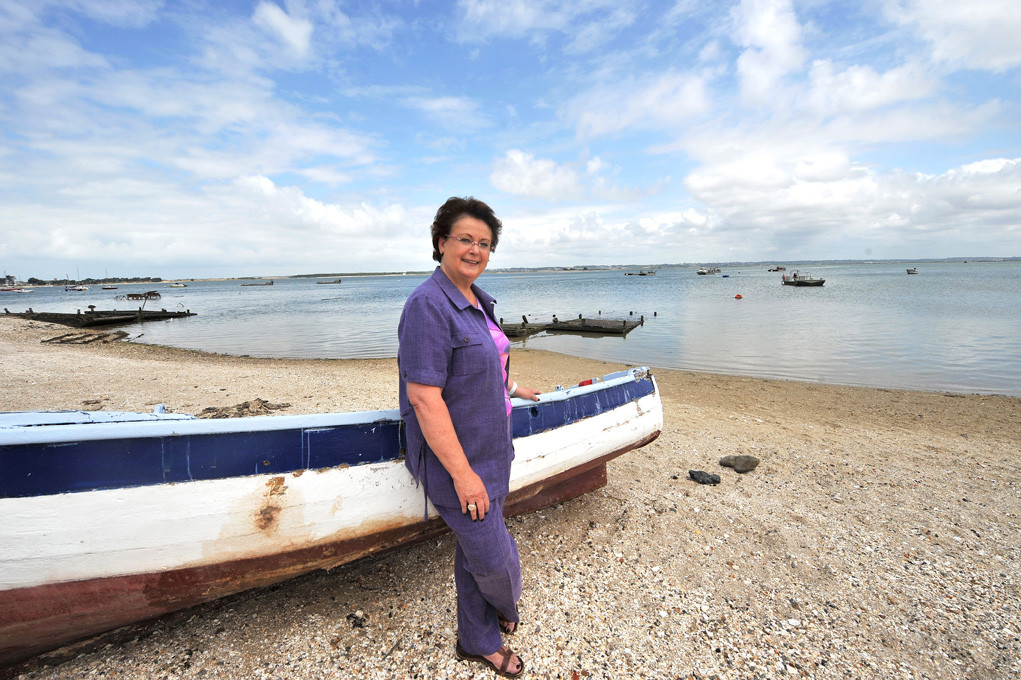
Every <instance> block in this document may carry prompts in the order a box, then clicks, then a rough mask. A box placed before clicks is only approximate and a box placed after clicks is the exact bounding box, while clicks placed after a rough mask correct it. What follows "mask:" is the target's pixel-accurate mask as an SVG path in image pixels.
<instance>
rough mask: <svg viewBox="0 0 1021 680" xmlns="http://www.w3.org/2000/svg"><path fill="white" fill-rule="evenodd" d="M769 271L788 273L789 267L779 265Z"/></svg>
mask: <svg viewBox="0 0 1021 680" xmlns="http://www.w3.org/2000/svg"><path fill="white" fill-rule="evenodd" d="M767 271H771V272H785V271H787V267H784V266H782V265H779V264H778V265H776V266H775V267H773V268H772V269H769V270H767Z"/></svg>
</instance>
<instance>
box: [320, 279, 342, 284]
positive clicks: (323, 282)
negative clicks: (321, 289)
mask: <svg viewBox="0 0 1021 680" xmlns="http://www.w3.org/2000/svg"><path fill="white" fill-rule="evenodd" d="M316 283H318V284H319V285H325V284H328V283H344V281H343V280H341V279H333V280H332V281H316Z"/></svg>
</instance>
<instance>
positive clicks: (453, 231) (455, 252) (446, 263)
mask: <svg viewBox="0 0 1021 680" xmlns="http://www.w3.org/2000/svg"><path fill="white" fill-rule="evenodd" d="M458 239H468V240H471V241H472V242H473V243H472V245H470V246H468V247H465V246H464V245H462V244H461V243H460V242H459V241H458ZM481 241H485V242H486V243H492V242H493V230H492V229H490V228H489V225H488V224H486V223H485V222H483V221H482V220H480V219H477V218H475V217H470V216H468V215H465V216H464V217H461V218H459V219H458V220H457V221H456V222H454V225H453V226H452V227H451V228H450V236H448V237H446V238H442V239H440V242H439V251H440V258H441V259H440V267H442V268H443V271H444V273H445V274H446V275H447V276H448V277H449V278H450V280H451V281H453V282H454V284H456V285H458V286H461V285H467V286H470V285H471V284H472V283H474V282H475V279H477V278H479V276H480V275H481V274H482V272H484V271H485V270H486V265H487V264H489V250H484V249H482V248H480V247H479V246H478V245H477V244H478V243H479V242H481Z"/></svg>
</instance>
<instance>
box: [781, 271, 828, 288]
mask: <svg viewBox="0 0 1021 680" xmlns="http://www.w3.org/2000/svg"><path fill="white" fill-rule="evenodd" d="M780 280H781V281H782V282H783V285H785V286H821V285H822V284H824V283H826V279H817V278H815V277H814V276H812V275H811V274H802V273H801V272H799V271H793V272H791V273H790V275H789V276H788V275H787V274H784V275H783V276H782V277H781V279H780Z"/></svg>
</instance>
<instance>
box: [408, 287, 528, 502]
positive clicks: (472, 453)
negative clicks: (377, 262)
mask: <svg viewBox="0 0 1021 680" xmlns="http://www.w3.org/2000/svg"><path fill="white" fill-rule="evenodd" d="M472 291H473V292H474V293H475V295H476V297H478V299H479V301H480V303H481V306H482V308H483V309H484V310H485V311H486V314H488V315H489V317H490V318H491V319H493V320H494V321H495V320H496V315H495V314H494V310H493V306H494V305H495V304H496V300H494V299H493V298H492V297H491V296H490V295H489V294H488V293H486V292H485V291H483V290H482V289H481V288H479V287H478V286H475V285H472ZM397 338H398V341H399V343H400V347H399V349H398V350H397V369H398V371H399V373H400V392H399V398H400V407H401V418H402V419H403V420H404V427H405V438H406V449H405V456H404V464H405V465H406V466H407V468H408V470H409V471H410V472H411V474H412V475H413V476H414V477H415V479H416V480H417V481H418V482H419V483H420V484H422V485H423V487H424V488H425V493H426V495H427V496H428V497H429V500H431V501H432V502H433V504H434V505H444V506H448V507H455V506H457V507H459V506H460V500H459V499H458V497H457V491H456V490H455V489H454V480H453V479H451V477H450V475H449V474H448V473H447V470H446V468H444V467H443V464H442V463H440V460H439V458H437V457H436V454H434V453H433V452H432V449H430V448H429V445H428V444H427V443H426V441H425V437H424V436H423V435H422V428H421V426H420V425H419V423H418V418H417V416H416V415H415V410H414V409H413V408H412V407H411V404H410V403H408V385H407V384H408V383H409V382H414V383H421V384H424V385H433V386H435V387H440V388H442V395H443V401H444V402H446V405H447V409H448V410H449V411H450V419H451V421H452V422H453V424H454V431H455V432H456V433H457V438H458V440H459V441H460V443H461V447H462V448H463V449H464V454H465V456H466V457H467V459H468V464H469V465H471V467H472V469H473V470H474V471H475V474H477V475H478V476H479V477H481V478H482V482H483V483H484V484H485V485H486V492H487V493H488V494H489V497H490V498H499V497H503V496H506V495H507V493H508V490H509V482H510V467H511V461H512V460H513V459H514V447H513V445H512V443H511V434H510V424H509V421H508V417H507V408H506V402H505V401H504V394H505V389H506V387H505V385H504V381H503V366H502V365H501V363H500V354H499V353H498V352H497V349H496V345H495V344H494V343H493V339H492V336H491V335H490V333H489V328H488V326H487V325H486V319H485V317H484V316H483V314H482V312H480V311H479V310H478V309H476V308H475V307H474V306H473V305H472V304H471V303H469V302H468V300H467V299H466V298H465V297H464V295H463V294H462V293H461V291H459V290H458V289H457V287H456V286H455V285H454V284H453V282H451V280H450V279H449V278H447V275H446V274H444V273H443V270H442V269H441V268H439V267H437V268H436V271H434V272H433V274H432V276H431V277H429V278H428V279H427V280H426V281H425V282H423V283H422V285H420V286H419V287H418V288H416V289H415V290H414V291H413V292H412V293H411V295H410V296H408V299H407V301H406V302H405V303H404V311H403V312H402V313H401V321H400V324H399V325H398V327H397Z"/></svg>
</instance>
